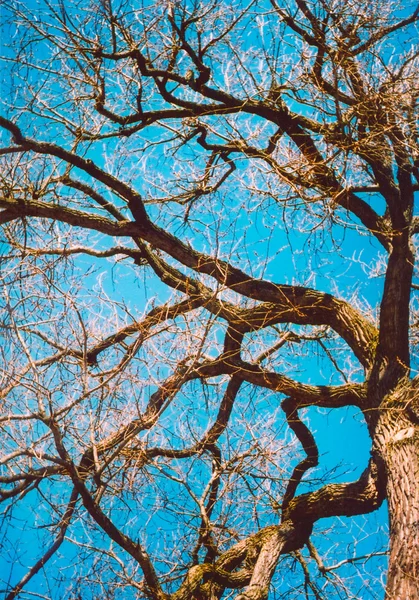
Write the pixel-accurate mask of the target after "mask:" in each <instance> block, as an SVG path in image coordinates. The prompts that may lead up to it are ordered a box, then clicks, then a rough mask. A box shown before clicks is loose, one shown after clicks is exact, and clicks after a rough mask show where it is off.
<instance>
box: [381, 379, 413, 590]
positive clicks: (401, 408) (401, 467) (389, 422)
mask: <svg viewBox="0 0 419 600" xmlns="http://www.w3.org/2000/svg"><path fill="white" fill-rule="evenodd" d="M407 385H409V384H407ZM407 385H406V383H404V384H403V385H402V386H401V387H400V388H399V389H398V390H397V391H396V392H393V393H392V394H391V395H390V396H389V397H388V398H387V399H385V401H384V403H383V406H382V407H381V410H380V418H379V421H378V424H377V434H376V436H375V447H376V448H377V450H378V452H379V454H380V456H381V458H382V459H383V460H384V465H385V470H386V475H387V498H388V508H389V518H390V558H389V570H388V578H387V587H386V596H385V598H386V600H417V599H418V598H419V418H418V417H417V416H416V413H415V410H414V403H415V402H416V398H415V394H414V389H412V387H410V389H409V387H407Z"/></svg>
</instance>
